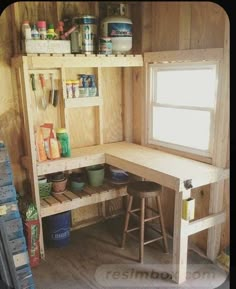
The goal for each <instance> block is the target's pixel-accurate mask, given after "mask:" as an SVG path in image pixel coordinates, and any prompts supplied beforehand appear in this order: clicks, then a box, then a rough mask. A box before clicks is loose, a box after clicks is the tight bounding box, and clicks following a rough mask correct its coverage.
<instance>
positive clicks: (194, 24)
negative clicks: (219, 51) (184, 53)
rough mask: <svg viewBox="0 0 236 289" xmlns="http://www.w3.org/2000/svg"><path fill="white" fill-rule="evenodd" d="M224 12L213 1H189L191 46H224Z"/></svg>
mask: <svg viewBox="0 0 236 289" xmlns="http://www.w3.org/2000/svg"><path fill="white" fill-rule="evenodd" d="M225 17H226V13H225V11H224V10H223V8H222V7H220V6H219V5H217V4H216V3H213V2H202V3H199V2H192V3H191V32H190V33H191V48H213V47H214V48H217V47H219V48H220V47H224V27H225V23H224V21H225Z"/></svg>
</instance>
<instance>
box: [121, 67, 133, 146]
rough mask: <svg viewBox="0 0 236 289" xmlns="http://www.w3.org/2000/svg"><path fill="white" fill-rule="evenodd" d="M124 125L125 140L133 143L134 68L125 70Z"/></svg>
mask: <svg viewBox="0 0 236 289" xmlns="http://www.w3.org/2000/svg"><path fill="white" fill-rule="evenodd" d="M123 83H124V89H123V109H124V114H123V123H124V124H123V125H124V139H125V141H127V142H132V141H133V95H132V94H133V89H132V83H133V80H132V68H130V67H128V68H124V69H123Z"/></svg>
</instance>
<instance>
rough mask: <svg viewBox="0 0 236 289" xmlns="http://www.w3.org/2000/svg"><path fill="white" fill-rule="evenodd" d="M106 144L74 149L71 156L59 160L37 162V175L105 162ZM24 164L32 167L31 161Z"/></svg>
mask: <svg viewBox="0 0 236 289" xmlns="http://www.w3.org/2000/svg"><path fill="white" fill-rule="evenodd" d="M106 147H107V146H106V145H105V146H104V145H96V146H90V147H83V148H76V149H72V151H71V157H68V158H60V159H57V160H48V161H44V162H38V163H37V165H36V166H37V175H38V176H42V175H46V174H51V173H55V172H59V171H67V170H73V169H77V168H82V167H87V166H91V165H98V164H104V163H105V154H104V152H105V148H106ZM24 165H25V166H26V167H27V168H30V165H29V162H25V163H24Z"/></svg>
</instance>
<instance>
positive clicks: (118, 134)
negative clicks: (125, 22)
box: [0, 1, 229, 248]
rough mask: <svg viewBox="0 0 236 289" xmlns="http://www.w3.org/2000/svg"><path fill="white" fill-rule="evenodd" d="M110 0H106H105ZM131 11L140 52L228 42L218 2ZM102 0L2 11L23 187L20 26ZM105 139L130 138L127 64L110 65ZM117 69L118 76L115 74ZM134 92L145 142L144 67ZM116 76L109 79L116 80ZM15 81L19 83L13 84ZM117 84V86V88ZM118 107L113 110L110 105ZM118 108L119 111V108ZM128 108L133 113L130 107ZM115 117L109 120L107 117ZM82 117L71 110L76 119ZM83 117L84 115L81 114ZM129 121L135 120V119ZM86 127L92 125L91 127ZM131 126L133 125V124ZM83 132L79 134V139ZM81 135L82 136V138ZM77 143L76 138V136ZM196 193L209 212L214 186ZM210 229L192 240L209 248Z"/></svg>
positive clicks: (168, 205)
mask: <svg viewBox="0 0 236 289" xmlns="http://www.w3.org/2000/svg"><path fill="white" fill-rule="evenodd" d="M104 3H105V2H104ZM129 3H130V8H129V15H130V17H131V19H132V21H133V50H134V52H136V53H140V52H145V51H161V50H176V49H188V48H210V47H211V48H214V47H217V48H218V47H224V36H225V35H224V34H225V29H224V28H225V19H226V18H227V16H226V13H225V12H224V10H223V9H222V8H221V7H220V6H218V5H217V4H215V3H213V2H180V1H178V2H162V1H156V2H155V1H153V2H146V1H145V2H129ZM98 6H99V5H98V2H94V1H92V2H90V1H87V2H86V1H83V2H82V1H81V2H72V1H71V2H70V1H64V2H61V1H60V2H44V1H38V2H37V1H33V2H16V3H14V4H12V5H10V6H8V7H7V8H6V9H5V10H4V12H3V13H2V14H1V16H0V26H1V29H2V31H4V33H1V34H0V73H1V78H0V87H1V92H0V95H1V105H0V139H3V140H4V141H5V143H6V145H7V147H8V149H9V152H10V156H11V159H12V165H13V170H14V176H15V184H16V186H17V188H18V189H19V190H22V191H23V185H22V184H23V180H24V179H25V171H24V170H23V169H22V168H21V165H20V158H21V156H22V155H23V154H24V149H23V132H22V130H23V126H22V123H23V121H22V116H21V109H20V104H19V100H18V94H17V89H16V87H15V86H14V83H15V79H14V75H13V74H12V73H11V68H10V60H11V57H12V56H13V55H14V54H16V53H19V52H20V48H21V47H20V30H21V24H22V21H23V20H24V19H29V20H30V21H31V22H36V21H37V20H39V19H45V20H46V21H47V22H48V23H54V24H55V25H56V23H57V21H58V20H61V19H71V18H73V17H75V16H78V15H79V14H92V15H97V16H98V15H99V9H98V8H99V7H98ZM102 73H103V76H104V82H105V83H104V86H105V84H107V90H105V91H104V97H105V99H104V121H105V128H104V141H105V142H113V141H120V140H122V139H123V137H124V130H125V129H126V128H124V127H123V122H122V121H123V114H124V111H125V109H124V107H123V105H124V100H123V98H122V89H121V86H120V83H121V81H122V77H123V75H122V71H121V69H110V70H107V69H104V70H103V71H102ZM110 73H111V74H112V78H111V77H110V76H111V74H110ZM131 78H132V80H133V82H132V86H133V88H132V89H133V93H132V95H131V97H132V99H131V102H130V100H129V103H131V105H132V109H131V111H132V117H130V116H129V117H128V119H132V120H133V128H132V133H131V134H130V135H132V137H133V141H134V142H136V143H141V138H142V131H141V119H142V102H143V84H144V76H143V71H142V69H140V68H135V69H134V71H133V74H132V77H131ZM111 79H112V81H107V80H111ZM12 84H13V85H12ZM111 87H115V90H114V89H113V91H112V93H111V92H110V90H111ZM110 108H112V109H110ZM113 110H115V112H114V111H113ZM83 113H84V115H85V118H86V119H90V121H89V122H88V123H87V126H89V127H88V128H87V129H88V131H90V130H91V131H92V130H93V129H94V127H95V124H94V120H93V113H92V112H91V110H88V111H85V112H83ZM126 113H127V112H126ZM107 119H109V122H106V120H107ZM70 120H71V121H72V122H73V121H75V120H76V121H77V120H78V118H77V117H74V116H73V114H72V115H71V119H70ZM80 120H81V122H82V121H83V120H84V117H82V115H81V117H80ZM129 125H131V124H130V123H129ZM87 129H86V130H87ZM129 130H130V128H129ZM80 137H81V134H79V133H78V138H80ZM78 138H77V139H78ZM79 142H80V143H79V144H87V143H93V142H94V138H93V136H92V135H90V136H88V135H87V138H86V139H83V140H81V139H79ZM75 144H76V140H75ZM228 192H229V185H228V184H226V186H225V196H224V199H225V206H226V208H227V205H228V204H229V194H228ZM194 196H195V197H196V199H197V202H199V203H200V204H201V205H200V206H198V209H197V212H196V214H197V216H199V217H200V216H204V215H205V214H207V211H208V201H209V187H208V186H206V187H204V188H201V190H195V191H194ZM173 197H174V194H173V192H172V191H169V190H167V189H166V192H165V194H164V195H163V205H164V212H165V218H166V223H167V227H168V230H169V232H170V233H171V232H172V231H173V204H174V201H173ZM206 238H207V232H201V233H199V234H197V235H195V236H193V237H191V239H192V240H193V241H194V242H196V244H197V245H198V246H200V247H201V248H206ZM228 243H229V218H228V219H227V222H226V224H225V225H224V226H223V234H222V244H224V245H226V244H228Z"/></svg>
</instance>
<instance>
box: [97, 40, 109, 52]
mask: <svg viewBox="0 0 236 289" xmlns="http://www.w3.org/2000/svg"><path fill="white" fill-rule="evenodd" d="M98 45H99V48H98V49H99V54H112V40H111V37H100V38H99V44H98Z"/></svg>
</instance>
